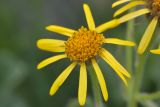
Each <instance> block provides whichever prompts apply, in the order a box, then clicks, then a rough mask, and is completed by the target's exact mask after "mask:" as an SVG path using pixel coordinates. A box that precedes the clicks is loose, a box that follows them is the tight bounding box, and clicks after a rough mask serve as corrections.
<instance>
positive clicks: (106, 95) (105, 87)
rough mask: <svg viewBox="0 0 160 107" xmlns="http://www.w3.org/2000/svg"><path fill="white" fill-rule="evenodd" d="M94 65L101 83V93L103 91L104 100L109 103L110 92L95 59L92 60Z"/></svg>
mask: <svg viewBox="0 0 160 107" xmlns="http://www.w3.org/2000/svg"><path fill="white" fill-rule="evenodd" d="M92 65H93V67H94V70H95V72H96V75H97V78H98V81H99V85H100V87H101V91H102V94H103V98H104V100H105V101H107V100H108V91H107V86H106V83H105V80H104V77H103V74H102V72H101V69H100V68H99V66H98V64H97V62H96V60H95V59H92Z"/></svg>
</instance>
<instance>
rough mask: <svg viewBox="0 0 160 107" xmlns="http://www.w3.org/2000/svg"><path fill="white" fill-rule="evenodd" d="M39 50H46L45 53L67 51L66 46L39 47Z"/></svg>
mask: <svg viewBox="0 0 160 107" xmlns="http://www.w3.org/2000/svg"><path fill="white" fill-rule="evenodd" d="M39 49H41V50H44V51H49V52H64V51H65V47H64V46H63V47H62V46H50V45H46V46H42V47H39Z"/></svg>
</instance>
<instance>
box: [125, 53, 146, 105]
mask: <svg viewBox="0 0 160 107" xmlns="http://www.w3.org/2000/svg"><path fill="white" fill-rule="evenodd" d="M146 59H147V57H146V55H138V56H137V60H136V69H135V71H136V72H135V74H134V75H133V77H132V80H131V82H130V87H129V101H128V107H137V98H136V97H137V95H138V94H139V91H140V88H141V81H142V78H143V71H144V65H145V62H146Z"/></svg>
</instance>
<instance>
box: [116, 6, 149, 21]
mask: <svg viewBox="0 0 160 107" xmlns="http://www.w3.org/2000/svg"><path fill="white" fill-rule="evenodd" d="M149 12H150V10H149V9H147V8H144V9H140V10H137V11H134V12H131V13H128V14H127V15H124V16H122V17H120V18H119V22H120V23H124V22H126V21H129V20H131V19H133V18H136V17H138V16H141V15H143V14H147V13H149Z"/></svg>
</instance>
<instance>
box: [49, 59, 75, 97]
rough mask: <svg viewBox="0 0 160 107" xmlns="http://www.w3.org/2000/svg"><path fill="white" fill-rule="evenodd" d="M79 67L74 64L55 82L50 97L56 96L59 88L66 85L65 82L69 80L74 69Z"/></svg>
mask: <svg viewBox="0 0 160 107" xmlns="http://www.w3.org/2000/svg"><path fill="white" fill-rule="evenodd" d="M76 65H77V63H76V62H73V63H72V64H70V65H69V66H68V67H67V68H66V69H65V70H64V71H63V72H62V73H61V74H60V75H59V76H58V78H57V79H56V80H55V81H54V83H53V85H52V87H51V89H50V95H54V94H55V93H56V92H57V90H58V89H59V87H60V86H61V85H62V84H63V83H64V81H65V80H66V79H67V77H68V76H69V74H70V73H71V71H72V70H73V69H74V67H75V66H76Z"/></svg>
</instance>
